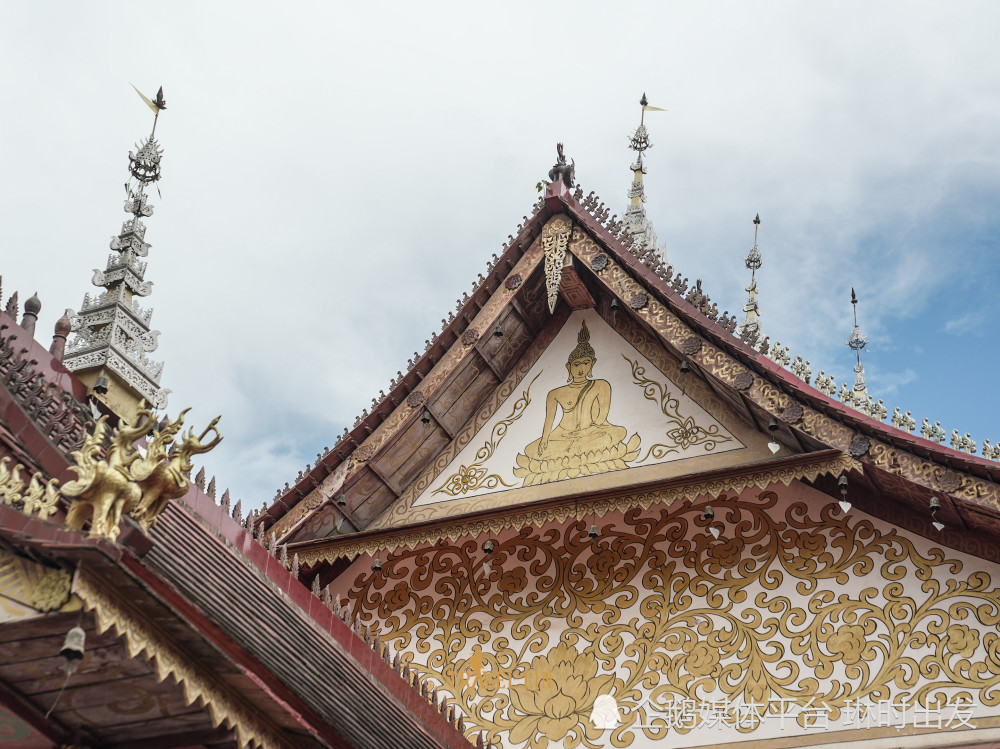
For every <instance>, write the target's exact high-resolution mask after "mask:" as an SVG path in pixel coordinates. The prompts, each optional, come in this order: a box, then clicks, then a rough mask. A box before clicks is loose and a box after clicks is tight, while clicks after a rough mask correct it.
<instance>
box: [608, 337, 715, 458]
mask: <svg viewBox="0 0 1000 749" xmlns="http://www.w3.org/2000/svg"><path fill="white" fill-rule="evenodd" d="M622 358H623V359H625V361H627V362H628V363H629V364H630V365H631V366H632V381H633V382H634V383H635V384H636V385H638V386H639V387H641V388H642V394H643V395H644V396H645V397H646V400H651V401H653V402H654V403H656V404H657V405H658V406H659V408H660V411H661V412H662V413H663V415H664V416H666V417H667V420H668V421H669V422H670V427H669V428H668V429H667V431H666V433H665V434H666V437H667V440H668V441H667V442H658V443H657V444H655V445H653V446H651V447H650V448H649V450H648V451H647V452H646V455H645V457H643V458H642V459H641V460H637V461H636V463H642V462H643V461H644V460H647V459H648V458H649V457H652V458H653V459H654V460H659V459H660V458H663V457H664V456H666V455H669V454H670V453H676V452H680V451H681V450H686V449H688V448H689V447H692V446H694V445H702V446H704V448H705V451H706V452H711V451H712V450H714V449H715V448H716V446H717V445H718V444H719V443H720V442H729V441H730V440H731V439H732V438H731V437H727V436H725V435H724V434H721V433H720V432H719V425H718V424H712V426H710V427H708V428H707V429H706V428H705V427H703V426H699V425H698V424H697V423H696V422H695V420H694V418H693V417H691V416H684V415H682V414H681V412H680V410H679V408H680V400H679V399H678V398H676V397H675V396H674V395H673V394H672V393H671V392H670V390H668V389H667V386H666V385H665V384H664V383H662V382H657V381H656V380H651V379H649V378H648V377H646V369H645V367H643V366H641V365H640V364H639V361H638V360H632V359H629V358H628V357H627V356H625V354H622Z"/></svg>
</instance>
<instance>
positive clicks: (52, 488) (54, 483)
mask: <svg viewBox="0 0 1000 749" xmlns="http://www.w3.org/2000/svg"><path fill="white" fill-rule="evenodd" d="M9 463H10V458H8V457H7V456H4V457H3V458H0V498H2V499H3V502H4V504H7V505H11V506H13V507H14V508H16V509H19V510H21V512H23V513H24V514H26V515H38V517H40V518H42V519H43V520H44V519H45V518H47V517H50V516H51V515H53V514H55V512H56V510H58V509H59V490H58V488H57V487H58V486H59V480H58V479H50V480H48V481H46V482H44V483H43V482H42V479H41V474H38V473H33V474H32V475H31V480H30V481H29V482H28V486H27V488H25V486H24V482H23V481H22V480H21V472H22V471H23V470H24V466H22V465H20V464H18V465H16V466H14V467H13V468H12V469H8V468H7V465H8V464H9Z"/></svg>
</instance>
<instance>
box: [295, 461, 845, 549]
mask: <svg viewBox="0 0 1000 749" xmlns="http://www.w3.org/2000/svg"><path fill="white" fill-rule="evenodd" d="M852 470H854V471H857V470H860V465H859V464H858V462H857V461H856V460H854V459H853V458H851V457H850V456H847V455H844V454H843V453H842V452H840V451H839V450H824V451H820V452H815V453H808V454H802V455H794V456H792V457H790V458H781V459H776V460H770V461H767V462H764V463H759V464H755V465H741V466H736V467H727V468H723V469H719V470H715V471H706V472H700V473H697V474H693V475H686V476H679V477H676V478H673V479H670V480H668V481H661V482H657V484H655V485H653V486H636V487H621V488H618V489H616V490H614V491H605V492H601V491H598V492H593V493H591V494H590V495H587V496H574V497H572V498H567V497H559V498H555V499H551V500H547V501H542V502H534V503H531V504H529V505H514V506H504V507H499V508H496V509H493V510H486V511H482V512H473V513H468V514H465V515H461V516H452V517H447V518H444V519H442V520H438V521H431V522H424V523H416V524H413V525H407V526H403V527H392V528H379V529H375V530H371V531H362V532H360V533H353V534H351V535H348V536H339V537H335V538H331V539H317V540H315V541H304V542H301V543H297V544H292V545H291V546H290V547H289V553H296V554H298V556H299V561H300V563H301V564H302V565H303V567H306V568H318V567H320V566H322V565H324V564H334V563H335V562H337V561H338V560H341V559H349V560H353V559H356V558H358V557H359V556H362V555H365V554H368V555H372V556H374V555H376V554H378V553H379V552H383V551H389V552H392V551H395V550H397V549H400V548H410V549H413V548H416V547H417V546H420V545H423V544H434V543H437V542H438V541H440V540H442V539H447V540H449V541H456V540H457V539H460V538H463V537H471V538H477V537H480V536H482V535H484V534H485V535H490V534H493V535H496V534H500V533H501V532H503V531H505V530H508V529H519V528H523V527H526V526H534V527H538V528H540V527H542V526H545V525H547V524H549V523H553V522H556V523H562V522H564V521H565V520H566V519H568V518H573V517H591V516H596V517H598V518H601V517H604V516H605V515H606V514H607V513H609V512H623V513H624V512H628V511H629V510H634V509H639V510H642V511H645V510H648V509H649V508H650V507H651V506H652V505H654V504H656V505H662V506H664V507H669V506H670V505H672V504H673V503H674V502H685V501H687V502H693V501H694V500H695V499H697V498H698V497H702V496H705V495H709V496H711V495H716V494H718V493H720V492H722V491H730V492H733V493H738V492H741V491H743V490H744V489H746V488H749V487H756V488H758V489H760V490H764V489H766V488H767V487H769V486H771V485H773V484H783V485H785V486H788V485H789V484H790V483H791V482H792V481H796V480H801V481H809V482H813V481H815V480H816V479H817V478H819V477H821V476H831V477H837V476H839V475H840V474H842V473H845V472H847V471H852Z"/></svg>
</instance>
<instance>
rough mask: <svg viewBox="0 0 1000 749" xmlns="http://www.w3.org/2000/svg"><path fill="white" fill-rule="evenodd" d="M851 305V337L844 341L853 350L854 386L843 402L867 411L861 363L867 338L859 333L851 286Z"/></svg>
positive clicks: (855, 304)
mask: <svg viewBox="0 0 1000 749" xmlns="http://www.w3.org/2000/svg"><path fill="white" fill-rule="evenodd" d="M851 306H853V307H854V330H853V331H852V332H851V337H850V338H849V339H847V341H845V343H846V344H847V346H848V348H850V349H851V351H853V352H854V357H855V361H856V363H855V365H854V373H855V377H854V387H853V388H851V391H850V393H849V394H848V395H847V398H845V399H844V402H845V403H848V404H849V405H850V406H852V407H853V408H856V409H858V410H859V411H864V412H865V413H868V411H869V402H870V401H871V396H870V395H868V385H867V384H865V368H864V366H862V364H861V352H862V351H863V350H864V348H865V346H867V345H868V339H867V338H865V337H864V336H863V335H861V328H859V327H858V296H857V294H855V293H854V288H853V287H851Z"/></svg>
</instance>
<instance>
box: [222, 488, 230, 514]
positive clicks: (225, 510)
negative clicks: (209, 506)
mask: <svg viewBox="0 0 1000 749" xmlns="http://www.w3.org/2000/svg"><path fill="white" fill-rule="evenodd" d="M221 505H222V514H223V515H225V516H226V517H229V490H228V489H226V490H225V491H224V492H222V503H221Z"/></svg>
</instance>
